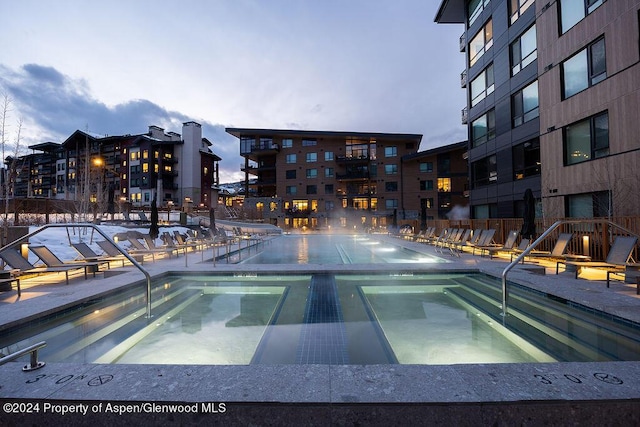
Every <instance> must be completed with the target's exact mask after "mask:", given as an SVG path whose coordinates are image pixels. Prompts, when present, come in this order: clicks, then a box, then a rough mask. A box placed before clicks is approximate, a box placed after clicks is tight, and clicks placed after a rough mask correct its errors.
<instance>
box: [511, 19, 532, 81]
mask: <svg viewBox="0 0 640 427" xmlns="http://www.w3.org/2000/svg"><path fill="white" fill-rule="evenodd" d="M537 58H538V50H537V44H536V26H535V24H534V25H533V26H532V27H531V28H529V29H528V30H527V31H525V32H524V34H522V35H521V36H520V38H518V40H516V41H515V42H514V43H513V44H511V75H512V76H515V75H516V74H518V73H519V72H520V71H521V70H522V69H523V68H524V67H526V66H527V65H529V64H531V63H532V62H533V61H535V60H536V59H537Z"/></svg>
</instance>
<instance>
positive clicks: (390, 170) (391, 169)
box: [384, 165, 398, 175]
mask: <svg viewBox="0 0 640 427" xmlns="http://www.w3.org/2000/svg"><path fill="white" fill-rule="evenodd" d="M384 173H386V174H387V175H395V174H397V173H398V165H384Z"/></svg>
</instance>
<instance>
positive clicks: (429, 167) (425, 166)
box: [420, 162, 433, 172]
mask: <svg viewBox="0 0 640 427" xmlns="http://www.w3.org/2000/svg"><path fill="white" fill-rule="evenodd" d="M420 172H433V162H422V163H420Z"/></svg>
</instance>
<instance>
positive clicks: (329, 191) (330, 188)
mask: <svg viewBox="0 0 640 427" xmlns="http://www.w3.org/2000/svg"><path fill="white" fill-rule="evenodd" d="M324 194H333V184H325V185H324Z"/></svg>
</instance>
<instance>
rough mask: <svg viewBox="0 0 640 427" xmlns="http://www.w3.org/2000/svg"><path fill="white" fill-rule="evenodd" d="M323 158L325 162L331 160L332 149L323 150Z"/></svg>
mask: <svg viewBox="0 0 640 427" xmlns="http://www.w3.org/2000/svg"><path fill="white" fill-rule="evenodd" d="M324 160H325V162H329V161H332V160H333V151H325V152H324Z"/></svg>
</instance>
